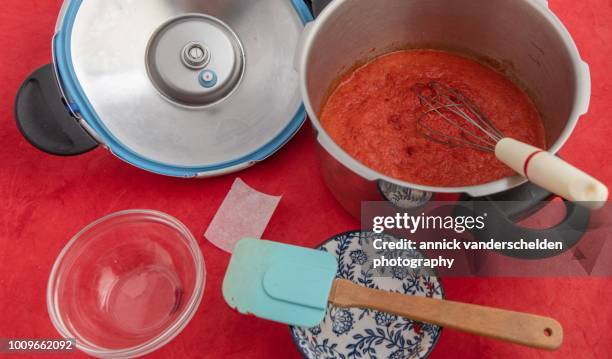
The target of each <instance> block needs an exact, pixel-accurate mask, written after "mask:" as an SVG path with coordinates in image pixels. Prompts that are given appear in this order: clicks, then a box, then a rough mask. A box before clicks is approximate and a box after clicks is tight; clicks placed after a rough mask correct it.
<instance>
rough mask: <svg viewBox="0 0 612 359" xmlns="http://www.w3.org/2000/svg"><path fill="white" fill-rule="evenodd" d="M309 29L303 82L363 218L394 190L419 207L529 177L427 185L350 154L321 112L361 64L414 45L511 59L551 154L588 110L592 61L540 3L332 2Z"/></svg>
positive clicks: (343, 191) (348, 201) (329, 170)
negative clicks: (370, 204)
mask: <svg viewBox="0 0 612 359" xmlns="http://www.w3.org/2000/svg"><path fill="white" fill-rule="evenodd" d="M316 5H317V4H315V9H316V7H317V6H316ZM320 6H321V4H319V7H320ZM305 31H306V32H305V34H304V36H303V40H302V41H303V46H302V48H301V53H300V54H298V57H299V61H298V66H299V70H300V74H301V85H300V86H301V90H302V96H303V98H304V103H305V106H306V110H307V112H308V114H309V116H310V119H311V120H312V123H313V125H314V128H315V131H316V136H317V142H318V151H319V155H320V161H321V166H322V168H323V173H324V177H325V181H326V183H327V185H328V186H329V188H330V189H331V191H332V192H333V194H334V195H335V196H336V198H337V199H338V201H340V203H341V204H342V205H343V206H344V207H345V208H346V209H347V210H348V211H349V212H350V213H352V214H353V215H356V216H358V214H359V211H360V204H361V202H362V201H376V200H384V199H390V198H389V197H390V196H394V197H395V200H397V201H401V203H402V205H403V206H404V207H410V206H415V207H416V206H420V205H422V204H423V203H424V202H426V201H428V200H430V199H432V198H434V197H435V196H436V195H438V194H448V193H463V194H468V195H470V196H472V197H482V196H488V195H492V194H496V193H500V192H504V191H507V190H509V189H512V188H514V187H517V186H519V185H521V184H523V183H525V179H523V178H522V177H518V176H516V177H510V178H505V179H502V180H499V181H495V182H491V183H486V184H483V185H478V186H471V187H431V186H422V185H418V184H414V183H409V182H405V181H400V180H397V179H394V178H390V177H388V176H385V175H384V174H382V173H379V172H376V171H374V170H372V169H370V168H368V167H367V166H365V165H363V164H362V163H360V162H359V161H357V160H356V159H354V158H352V157H351V156H350V155H348V154H347V153H346V152H345V151H343V150H342V148H340V147H339V146H338V145H337V144H336V143H334V141H333V140H332V139H331V138H330V136H329V135H328V134H327V133H326V132H325V129H324V128H323V126H322V125H321V123H320V121H319V118H318V114H319V111H320V110H321V107H322V106H323V104H324V100H325V97H326V95H327V94H328V93H329V91H330V86H331V84H333V83H334V81H335V80H336V79H337V78H338V77H339V76H340V75H341V74H342V73H343V72H344V71H346V69H348V68H350V67H351V66H353V65H354V64H355V63H356V62H358V61H363V60H367V59H369V58H372V57H375V56H378V55H381V54H383V53H386V52H389V51H392V50H396V49H401V48H405V47H407V46H428V47H437V48H442V49H451V50H456V51H465V52H468V53H471V54H478V55H481V56H485V57H488V58H491V59H495V60H497V61H500V62H501V63H503V64H507V66H506V67H507V69H508V71H509V72H511V74H512V75H513V76H515V77H516V78H518V79H520V80H521V81H522V82H523V83H524V84H525V85H526V86H527V88H528V89H529V90H530V92H531V94H532V97H533V99H534V101H535V102H536V104H537V105H538V107H539V109H540V111H541V112H542V114H543V118H544V123H545V128H546V136H547V142H548V143H549V144H551V146H550V148H549V150H550V151H551V152H553V153H556V152H557V151H559V149H560V148H561V147H562V146H563V145H564V144H565V142H566V141H567V139H568V138H569V136H570V135H571V133H572V131H573V130H574V127H575V126H576V123H577V121H578V119H579V117H580V116H581V115H583V114H585V113H586V112H587V110H588V107H589V100H590V95H591V81H590V73H589V67H588V65H587V64H586V63H585V62H584V61H583V60H582V59H581V58H580V55H579V53H578V49H577V48H576V45H575V43H574V41H573V40H572V37H571V36H570V34H569V32H568V31H567V30H566V28H565V27H564V26H563V24H562V23H561V21H560V20H559V19H558V18H557V17H556V16H555V15H554V14H553V13H552V11H551V10H549V8H548V6H547V3H546V2H545V1H543V0H495V1H491V0H455V1H447V0H430V1H422V0H377V1H371V0H335V1H334V2H332V3H331V4H330V5H328V6H327V7H326V8H325V9H324V10H323V12H322V13H321V14H320V16H319V17H318V18H317V19H316V20H315V21H314V22H312V23H310V24H308V25H307V27H306V30H305ZM372 49H375V50H374V51H372ZM398 194H399V195H398Z"/></svg>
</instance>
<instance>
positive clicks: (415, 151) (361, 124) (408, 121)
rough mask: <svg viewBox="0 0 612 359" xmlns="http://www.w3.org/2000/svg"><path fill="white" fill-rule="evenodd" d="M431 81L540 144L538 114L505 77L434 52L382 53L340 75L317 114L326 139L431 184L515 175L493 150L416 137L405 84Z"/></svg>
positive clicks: (379, 167) (411, 97) (415, 114)
mask: <svg viewBox="0 0 612 359" xmlns="http://www.w3.org/2000/svg"><path fill="white" fill-rule="evenodd" d="M431 81H438V82H440V83H443V84H446V85H448V86H450V87H453V88H455V89H457V90H459V91H460V92H461V93H463V95H465V96H466V97H468V98H469V99H470V100H472V101H473V102H474V103H476V105H478V106H479V107H480V109H481V111H482V112H483V113H484V114H485V115H487V116H488V117H489V119H490V120H491V121H492V122H493V123H494V124H495V126H496V127H497V128H498V129H499V130H501V132H502V133H503V134H504V135H505V136H507V137H513V138H515V139H517V140H520V141H523V142H526V143H529V144H531V145H534V146H537V147H540V148H546V139H545V134H544V126H543V122H542V119H541V116H540V114H539V112H538V110H537V108H536V106H535V104H534V103H533V101H532V100H531V99H530V97H529V96H528V95H527V94H526V93H525V92H524V91H523V90H522V89H521V88H520V87H519V86H518V85H516V84H515V83H514V82H513V81H512V80H511V79H510V78H509V77H507V76H506V75H504V74H502V73H501V72H499V71H497V70H495V69H493V68H492V67H489V66H487V65H484V64H481V63H480V62H478V61H476V60H473V59H470V58H467V57H463V56H459V55H455V54H451V53H448V52H443V51H437V50H408V51H399V52H393V53H390V54H386V55H383V56H381V57H378V58H376V59H374V60H373V61H371V62H369V63H367V64H366V65H364V66H361V67H359V68H357V69H356V70H354V71H351V72H350V73H348V74H346V75H345V76H343V78H342V79H341V81H340V84H339V85H338V86H337V88H336V89H335V90H334V91H333V92H332V93H331V95H330V97H329V98H328V99H327V102H326V103H325V105H324V106H323V109H322V111H321V113H320V116H319V117H320V119H321V123H322V124H323V127H324V128H325V130H326V131H327V132H328V134H329V135H330V136H331V138H332V139H333V140H334V141H335V142H336V143H337V144H338V145H339V146H340V147H342V148H343V149H344V150H345V151H346V152H347V153H348V154H350V155H351V156H352V157H353V158H355V159H357V160H358V161H360V162H362V163H363V164H365V165H366V166H368V167H370V168H372V169H374V170H376V171H378V172H380V173H383V174H385V175H387V176H390V177H393V178H397V179H400V180H403V181H407V182H411V183H416V184H421V185H429V186H436V187H460V186H471V185H479V184H484V183H488V182H491V181H495V180H498V179H501V178H505V177H509V176H512V175H514V172H513V171H512V170H511V169H509V168H508V167H506V166H505V165H504V164H503V163H501V162H500V161H498V160H497V159H496V158H495V155H494V154H492V153H487V152H483V151H479V150H476V149H471V148H465V147H452V146H448V145H445V144H441V143H437V142H434V141H432V140H430V139H427V138H425V137H423V136H422V135H421V134H420V133H419V131H418V129H417V120H418V118H419V116H420V115H421V114H422V113H423V107H422V105H421V103H420V101H419V99H418V98H417V96H416V94H415V93H414V92H413V91H412V90H411V89H412V88H413V87H414V86H415V85H416V84H419V83H425V84H426V83H429V82H431Z"/></svg>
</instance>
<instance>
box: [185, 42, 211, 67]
mask: <svg viewBox="0 0 612 359" xmlns="http://www.w3.org/2000/svg"><path fill="white" fill-rule="evenodd" d="M181 58H182V60H183V64H185V66H187V67H189V68H190V69H194V70H198V69H201V68H204V67H206V65H208V63H209V62H210V51H208V48H207V47H206V46H204V45H203V44H201V43H199V42H190V43H188V44H187V45H185V47H184V48H183V54H182V57H181Z"/></svg>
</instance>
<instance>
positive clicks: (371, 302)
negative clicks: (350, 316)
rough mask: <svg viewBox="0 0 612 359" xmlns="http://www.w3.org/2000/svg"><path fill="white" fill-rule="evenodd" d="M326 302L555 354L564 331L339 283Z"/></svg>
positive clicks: (535, 318)
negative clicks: (378, 312) (552, 351)
mask: <svg viewBox="0 0 612 359" xmlns="http://www.w3.org/2000/svg"><path fill="white" fill-rule="evenodd" d="M329 301H330V302H331V303H333V304H335V305H337V306H339V307H358V308H367V309H373V310H378V311H382V312H386V313H390V314H395V315H398V316H401V317H407V318H410V319H412V320H416V321H419V322H424V323H430V324H434V325H438V326H442V327H446V328H452V329H456V330H460V331H464V332H468V333H472V334H476V335H480V336H485V337H490V338H494V339H499V340H503V341H508V342H512V343H516V344H522V345H525V346H529V347H533V348H540V349H547V350H554V349H557V348H559V347H560V346H561V343H562V342H563V328H562V327H561V324H559V322H557V321H556V320H554V319H552V318H547V317H542V316H539V315H534V314H528V313H519V312H513V311H509V310H503V309H497V308H489V307H483V306H479V305H474V304H466V303H458V302H452V301H447V300H441V299H434V298H426V297H418V296H409V295H403V294H400V293H393V292H385V291H380V290H375V289H370V288H365V287H362V286H359V285H357V284H354V283H352V282H350V281H347V280H342V279H338V280H336V281H335V282H334V285H333V287H332V291H331V295H330V298H329Z"/></svg>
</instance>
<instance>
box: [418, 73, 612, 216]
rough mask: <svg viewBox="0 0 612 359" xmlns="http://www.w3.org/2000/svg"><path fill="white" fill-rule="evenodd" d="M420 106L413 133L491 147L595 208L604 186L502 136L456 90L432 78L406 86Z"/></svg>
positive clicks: (532, 176) (536, 179) (531, 176)
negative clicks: (409, 87)
mask: <svg viewBox="0 0 612 359" xmlns="http://www.w3.org/2000/svg"><path fill="white" fill-rule="evenodd" d="M412 91H413V92H414V93H415V94H416V96H417V98H418V99H419V101H420V104H421V106H422V113H421V114H420V115H419V117H418V118H417V129H418V131H419V133H420V134H421V135H422V136H423V137H425V138H428V139H429V140H431V141H434V142H438V143H441V144H445V145H448V146H453V147H457V146H460V147H467V148H473V149H476V150H480V151H484V152H493V153H495V156H496V157H497V159H499V160H500V161H501V162H503V163H504V164H506V165H507V166H508V167H510V168H512V169H513V170H514V171H516V172H517V173H518V174H520V175H521V176H523V177H525V178H527V179H528V180H530V181H531V182H533V183H535V184H537V185H539V186H540V187H543V188H545V189H547V190H549V191H551V192H553V193H555V194H557V195H559V196H561V197H563V198H565V199H567V200H570V201H574V202H581V203H582V204H583V205H584V206H586V207H589V208H600V207H601V206H602V205H603V204H604V203H605V202H606V200H607V199H608V188H607V187H606V186H605V185H604V184H603V183H601V182H600V181H598V180H596V179H595V178H593V177H591V176H589V175H588V174H586V173H584V172H583V171H581V170H579V169H577V168H575V167H573V166H572V165H570V164H569V163H567V162H565V161H563V160H562V159H560V158H559V157H556V156H555V155H553V154H551V153H548V152H546V151H544V150H542V149H539V148H537V147H534V146H531V145H529V144H526V143H524V142H521V141H518V140H515V139H512V138H509V137H506V136H505V135H504V134H503V133H502V132H501V131H500V130H499V129H498V128H497V127H495V124H494V123H493V122H492V121H491V119H489V118H488V117H487V115H486V114H484V113H483V111H481V109H480V108H479V107H478V105H476V104H475V103H474V102H473V101H472V100H470V99H469V98H468V97H467V96H465V95H464V94H462V93H461V92H460V91H458V90H456V89H454V88H452V87H450V86H447V85H445V84H442V83H440V82H437V81H432V82H429V83H427V84H423V83H421V84H417V85H415V86H413V87H412Z"/></svg>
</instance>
